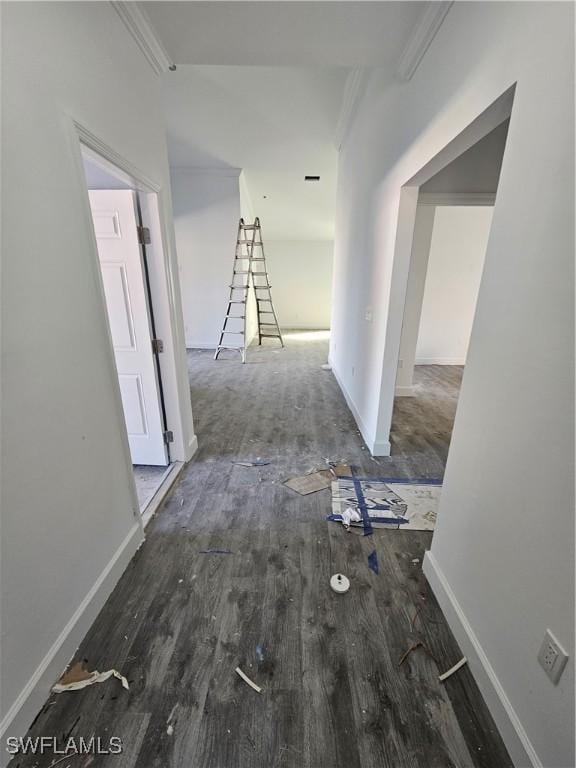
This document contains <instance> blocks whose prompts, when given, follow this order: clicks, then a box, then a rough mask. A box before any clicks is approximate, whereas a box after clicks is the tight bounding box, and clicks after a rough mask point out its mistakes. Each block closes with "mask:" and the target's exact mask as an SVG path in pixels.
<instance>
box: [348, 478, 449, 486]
mask: <svg viewBox="0 0 576 768" xmlns="http://www.w3.org/2000/svg"><path fill="white" fill-rule="evenodd" d="M338 480H359V481H360V482H362V483H398V484H401V485H442V483H443V482H444V480H438V478H435V479H434V480H430V479H429V478H427V477H422V478H418V479H416V480H407V479H406V478H405V477H339V478H338ZM354 484H356V483H354Z"/></svg>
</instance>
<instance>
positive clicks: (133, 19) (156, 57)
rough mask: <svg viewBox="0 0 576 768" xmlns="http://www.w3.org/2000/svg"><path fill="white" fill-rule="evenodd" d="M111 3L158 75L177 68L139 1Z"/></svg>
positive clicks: (113, 0) (113, 1)
mask: <svg viewBox="0 0 576 768" xmlns="http://www.w3.org/2000/svg"><path fill="white" fill-rule="evenodd" d="M111 5H112V6H113V8H114V10H115V11H116V13H117V14H118V16H120V18H121V19H122V21H123V23H124V26H125V27H126V29H127V30H128V32H130V34H131V35H132V37H133V38H134V40H135V41H136V44H137V45H138V47H139V48H140V50H141V51H142V53H143V54H144V56H145V57H146V60H147V61H148V63H149V64H150V66H151V67H152V69H153V70H154V72H155V73H156V74H157V75H161V74H162V73H164V72H168V70H169V69H175V66H174V63H173V62H172V61H171V59H170V57H169V56H168V53H167V52H166V49H165V48H164V46H163V45H162V42H161V41H160V38H159V37H158V35H157V34H156V31H155V30H154V27H153V26H152V23H151V22H150V19H149V18H148V16H147V14H146V13H145V11H144V10H143V9H142V8H141V7H140V4H139V3H137V2H119V1H115V0H112V2H111Z"/></svg>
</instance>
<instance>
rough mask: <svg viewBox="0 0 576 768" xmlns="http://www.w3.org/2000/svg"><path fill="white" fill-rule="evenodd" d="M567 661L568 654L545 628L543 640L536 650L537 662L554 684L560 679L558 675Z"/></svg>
mask: <svg viewBox="0 0 576 768" xmlns="http://www.w3.org/2000/svg"><path fill="white" fill-rule="evenodd" d="M567 661H568V654H567V653H566V651H565V650H564V648H562V646H561V645H560V643H559V642H558V640H556V638H555V637H554V635H553V634H552V632H550V630H549V629H547V630H546V635H545V636H544V641H543V642H542V645H541V646H540V650H539V652H538V663H539V664H540V666H541V667H542V669H543V670H544V672H546V674H547V675H548V677H549V678H550V680H552V682H553V683H554V685H556V683H557V682H558V680H560V675H561V674H562V672H563V671H564V667H565V666H566V662H567Z"/></svg>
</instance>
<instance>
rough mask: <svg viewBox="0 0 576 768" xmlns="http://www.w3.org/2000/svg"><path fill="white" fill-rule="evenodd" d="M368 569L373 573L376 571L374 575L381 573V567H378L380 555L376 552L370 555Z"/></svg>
mask: <svg viewBox="0 0 576 768" xmlns="http://www.w3.org/2000/svg"><path fill="white" fill-rule="evenodd" d="M368 568H370V570H371V571H374V573H380V566H379V565H378V553H377V552H376V550H373V551H372V552H370V554H369V555H368Z"/></svg>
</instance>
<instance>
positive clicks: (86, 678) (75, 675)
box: [52, 661, 130, 693]
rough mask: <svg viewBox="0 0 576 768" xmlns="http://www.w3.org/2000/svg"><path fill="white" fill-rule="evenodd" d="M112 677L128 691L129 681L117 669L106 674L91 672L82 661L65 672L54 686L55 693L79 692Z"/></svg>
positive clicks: (96, 671)
mask: <svg viewBox="0 0 576 768" xmlns="http://www.w3.org/2000/svg"><path fill="white" fill-rule="evenodd" d="M111 677H115V678H116V679H117V680H120V682H121V683H122V686H123V687H124V688H126V690H128V689H129V688H130V686H129V685H128V680H126V678H125V677H124V675H121V674H120V672H118V670H116V669H109V670H107V671H106V672H98V670H97V669H95V670H93V671H92V672H89V671H88V670H87V669H86V667H85V666H84V664H83V663H82V662H80V661H78V662H76V664H74V665H73V666H72V667H70V669H69V670H68V671H67V672H65V673H64V674H63V675H62V677H61V678H60V680H58V682H57V683H56V685H53V686H52V690H53V691H54V693H64V691H79V690H81V689H82V688H86V687H87V686H89V685H93V684H94V683H104V682H105V681H106V680H108V679H109V678H111Z"/></svg>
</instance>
